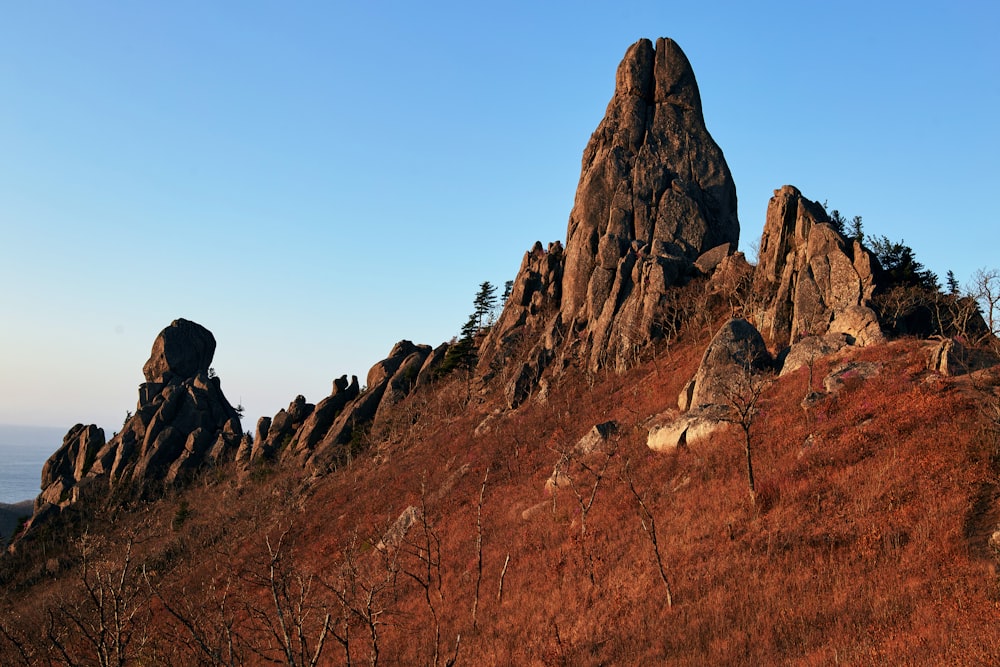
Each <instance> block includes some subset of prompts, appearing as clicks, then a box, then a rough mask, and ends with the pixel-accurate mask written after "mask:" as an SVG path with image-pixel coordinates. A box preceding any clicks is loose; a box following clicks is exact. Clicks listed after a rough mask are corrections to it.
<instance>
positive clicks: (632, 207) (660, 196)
mask: <svg viewBox="0 0 1000 667" xmlns="http://www.w3.org/2000/svg"><path fill="white" fill-rule="evenodd" d="M739 234H740V228H739V221H738V219H737V215H736V186H735V184H734V183H733V179H732V175H731V174H730V172H729V167H728V165H727V164H726V160H725V157H724V156H723V154H722V150H721V149H720V148H719V147H718V145H717V144H716V143H715V141H714V140H713V139H712V137H711V135H710V134H709V133H708V129H707V128H706V127H705V119H704V116H703V115H702V108H701V94H700V93H699V91H698V84H697V82H696V81H695V76H694V71H693V70H692V68H691V65H690V63H689V62H688V59H687V57H686V56H685V55H684V53H683V52H682V51H681V49H680V47H679V46H678V45H677V44H676V43H675V42H674V41H673V40H670V39H664V38H660V39H658V40H657V41H656V46H655V47H654V46H653V44H652V42H650V41H649V40H646V39H643V40H640V41H638V42H636V43H635V44H633V45H632V46H631V47H629V49H628V51H627V52H626V53H625V58H624V59H623V60H622V62H621V64H620V65H619V66H618V72H617V75H616V77H615V93H614V96H613V97H612V99H611V102H610V103H609V104H608V108H607V111H606V113H605V116H604V119H603V120H602V121H601V123H600V125H598V127H597V130H596V131H595V132H594V134H593V135H592V136H591V138H590V142H589V143H588V144H587V148H586V149H585V150H584V154H583V168H582V172H581V175H580V183H579V186H578V187H577V191H576V199H575V202H574V204H573V210H572V212H571V213H570V218H569V225H568V228H567V232H566V265H565V270H564V278H563V289H562V292H563V294H562V303H561V312H562V319H563V322H565V323H566V324H567V326H568V327H569V328H570V329H571V330H572V331H573V332H574V333H578V334H583V335H582V338H583V340H584V350H583V353H584V354H585V355H587V356H588V357H589V363H590V365H591V367H599V366H601V365H614V364H615V363H616V362H617V361H619V360H620V355H621V353H623V352H627V350H628V348H630V347H632V346H634V345H636V344H640V345H641V344H643V343H645V342H646V341H648V340H649V339H650V337H651V336H652V334H653V330H652V329H653V320H654V319H655V314H656V308H657V306H658V305H659V297H660V296H661V295H662V294H663V292H664V291H665V290H666V289H667V288H668V287H670V286H672V285H674V284H675V283H676V282H677V281H678V279H679V278H681V277H682V276H683V275H684V274H685V273H686V272H688V271H689V269H690V267H691V265H692V263H693V262H695V260H697V259H698V257H699V256H701V255H702V254H703V253H705V252H707V251H711V250H713V249H717V248H720V247H724V248H725V249H724V250H721V251H720V250H716V252H717V253H721V254H724V253H725V252H728V251H731V250H735V247H736V244H737V243H738V242H739ZM609 356H610V358H609Z"/></svg>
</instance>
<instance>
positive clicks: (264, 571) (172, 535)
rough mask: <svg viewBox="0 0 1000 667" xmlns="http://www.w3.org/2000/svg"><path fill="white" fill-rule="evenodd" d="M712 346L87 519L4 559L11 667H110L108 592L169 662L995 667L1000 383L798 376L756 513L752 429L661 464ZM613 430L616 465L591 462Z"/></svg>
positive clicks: (778, 404) (767, 443) (449, 413)
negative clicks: (316, 657)
mask: <svg viewBox="0 0 1000 667" xmlns="http://www.w3.org/2000/svg"><path fill="white" fill-rule="evenodd" d="M705 342H706V340H705V338H704V336H703V335H698V332H692V333H691V335H690V337H689V339H688V340H687V341H685V342H684V344H681V345H678V346H676V347H675V348H674V349H673V350H672V351H670V353H669V354H668V353H667V352H666V351H663V350H661V351H660V352H661V353H660V354H659V355H658V356H657V358H656V359H652V360H649V361H646V362H645V363H643V364H641V365H640V366H638V367H637V368H635V369H633V370H631V371H629V372H627V373H625V374H616V373H600V374H598V375H596V376H590V377H585V376H579V377H575V378H571V379H570V380H567V381H566V382H563V383H561V384H560V385H559V386H558V387H554V388H553V389H552V391H551V393H550V394H549V397H548V398H547V400H546V401H545V402H544V403H542V402H533V403H530V404H528V405H525V406H524V407H523V408H522V409H521V410H518V411H516V412H508V413H498V412H495V411H494V410H493V408H494V406H495V400H491V397H485V398H484V399H483V400H482V401H481V402H480V401H474V402H473V403H472V404H470V405H468V406H466V405H463V403H464V401H463V389H464V388H463V381H462V380H461V378H457V377H456V378H452V379H450V380H446V381H443V382H442V383H440V384H439V385H437V386H435V387H433V388H432V389H428V390H425V391H420V392H417V393H415V394H414V395H413V396H411V397H409V398H407V399H406V401H405V402H404V404H403V405H402V406H401V414H402V415H405V419H406V421H407V422H408V423H409V428H407V429H401V430H400V431H399V432H398V433H397V435H396V437H390V438H387V439H386V440H383V441H380V442H377V443H372V446H371V448H370V449H369V451H368V452H367V453H366V454H364V455H362V456H359V457H358V458H356V459H355V460H354V461H352V462H351V463H350V464H349V465H347V466H346V467H344V468H342V469H340V470H338V471H336V472H334V473H332V474H330V475H327V476H325V477H322V478H314V479H302V477H301V474H300V473H297V472H296V471H294V470H278V471H274V472H270V473H260V474H259V475H258V476H257V477H256V478H255V479H250V480H246V481H244V482H242V483H241V482H240V481H239V480H238V477H237V476H236V474H235V473H234V471H233V470H232V469H229V470H228V471H227V470H219V471H217V472H216V473H214V474H209V475H207V476H206V477H205V478H204V479H203V480H202V482H201V483H199V484H198V485H196V486H194V487H191V488H190V489H188V490H186V491H183V492H178V493H176V494H172V495H170V496H168V497H167V498H164V499H163V500H160V501H158V502H154V503H135V504H134V505H132V506H124V507H120V509H118V510H117V511H116V512H115V513H114V514H113V515H112V516H111V517H110V520H109V521H102V520H95V519H96V517H93V516H91V517H84V516H80V517H78V520H79V521H81V522H83V524H84V525H85V527H86V530H85V532H84V533H83V534H82V536H81V537H79V538H76V539H74V540H73V541H72V542H70V543H61V541H60V539H61V538H60V537H59V535H58V534H52V535H50V536H49V537H48V538H47V539H46V540H45V541H44V542H42V543H40V544H36V548H42V549H43V550H44V553H46V555H47V556H48V557H47V558H46V559H45V560H41V559H39V558H38V554H37V553H36V554H33V555H32V556H31V557H30V558H29V557H28V556H26V555H19V556H15V557H9V558H8V559H7V562H6V563H5V565H6V567H7V568H11V567H16V568H17V569H18V572H17V574H16V576H14V575H13V574H12V572H11V571H10V570H9V569H8V570H7V571H6V572H5V574H4V576H5V581H6V582H7V583H6V585H5V590H7V593H6V599H5V604H4V609H5V612H4V617H3V628H4V631H3V635H4V636H6V637H7V638H8V641H6V642H4V643H3V650H4V651H6V653H5V654H4V656H5V664H10V663H12V662H15V663H16V662H17V660H18V655H19V654H18V653H17V652H16V651H15V650H14V649H15V645H18V644H20V645H21V646H22V647H23V648H24V650H25V651H26V655H29V656H33V657H32V660H34V659H37V658H39V657H40V656H43V655H52V654H51V651H53V650H55V649H54V648H53V647H58V646H65V647H66V650H67V652H68V653H69V654H70V655H71V656H93V655H94V652H95V651H97V649H98V646H97V645H96V643H94V642H92V641H91V640H90V639H88V637H87V635H86V634H85V633H84V632H83V629H82V628H83V627H89V626H78V625H76V621H75V619H77V618H79V619H80V620H81V622H82V623H85V624H88V623H92V622H95V621H96V620H97V619H100V618H105V621H107V622H109V621H108V619H109V618H110V616H109V614H110V604H111V603H110V600H113V601H115V602H116V603H118V602H120V604H121V606H122V609H124V610H127V612H128V615H127V617H126V618H125V619H124V621H123V622H122V626H121V628H120V629H116V628H114V627H111V625H110V624H109V626H108V629H109V634H108V638H114V637H116V634H115V633H116V632H117V631H118V630H120V631H121V632H122V633H123V634H124V635H125V636H127V638H128V639H129V640H130V641H129V642H128V645H127V646H123V651H125V652H126V653H127V655H129V656H131V657H132V658H134V659H136V660H138V659H139V658H140V656H145V658H146V659H150V660H163V661H168V662H172V663H173V664H193V663H196V662H211V661H212V659H210V657H209V656H210V655H211V656H223V661H228V660H229V657H230V656H231V657H233V658H234V660H235V662H236V663H244V662H251V663H252V662H257V661H258V660H260V659H261V658H262V657H265V656H266V657H269V658H274V659H278V660H282V655H283V652H282V645H283V644H285V643H286V641H287V643H288V644H289V648H291V649H294V650H298V648H299V647H300V643H299V641H300V638H301V640H302V642H304V644H305V645H308V653H310V654H311V653H313V652H315V651H316V649H317V647H318V646H319V642H320V638H321V636H322V635H323V627H324V624H325V625H326V627H327V635H326V640H325V643H323V645H322V652H321V661H320V662H319V663H318V664H335V663H339V662H347V660H346V655H347V653H346V652H347V651H350V655H351V662H360V661H364V660H374V659H375V656H376V650H377V656H378V660H381V661H382V662H384V663H387V664H414V663H425V662H435V660H434V656H435V655H437V656H438V659H437V661H438V662H441V663H444V662H445V661H446V660H448V659H449V658H451V657H453V656H454V655H455V654H456V649H457V655H458V659H459V662H460V663H482V662H485V663H488V664H523V663H531V662H537V663H546V664H547V663H566V664H608V663H618V664H622V663H625V664H628V663H639V662H649V661H658V662H660V661H666V662H668V663H670V664H706V663H711V664H767V663H777V662H788V661H790V662H793V663H795V664H828V663H831V662H836V661H841V662H844V663H848V664H857V663H875V662H877V663H879V664H940V663H954V664H990V663H991V662H994V661H995V660H996V659H997V657H998V656H1000V638H998V636H997V634H996V632H995V630H994V626H995V623H996V622H997V620H998V611H997V595H998V589H997V584H998V580H997V573H996V564H997V560H996V552H995V550H994V548H993V547H992V546H991V543H990V541H989V540H990V537H991V535H992V532H993V530H994V528H995V526H996V523H997V519H998V516H997V512H996V496H997V488H998V487H997V472H998V468H997V454H998V450H997V434H996V431H995V430H994V429H993V428H992V426H991V423H990V422H989V420H987V419H986V418H985V416H984V414H985V413H983V412H982V408H983V407H984V406H987V407H988V406H990V405H992V406H994V407H995V405H996V403H995V398H992V395H991V394H989V392H988V391H986V390H985V389H984V387H986V386H987V385H991V384H994V383H995V381H996V378H995V377H994V376H991V375H984V374H982V373H980V374H979V375H977V376H976V377H971V378H970V377H968V376H965V377H960V378H945V377H941V376H939V375H937V374H934V373H931V372H928V371H926V370H925V359H926V349H925V348H926V344H924V343H922V342H921V341H916V340H901V341H897V342H893V343H888V344H885V345H880V346H875V347H871V348H866V349H864V350H860V351H857V352H853V353H852V354H851V355H849V356H848V357H846V358H843V359H822V360H819V361H818V362H817V363H816V364H815V366H814V368H813V373H814V375H815V377H817V378H818V377H823V376H825V375H826V374H828V372H829V371H830V370H831V369H832V368H833V367H834V366H838V365H841V364H843V363H844V362H845V361H851V362H864V363H869V364H874V365H877V367H878V368H879V371H878V373H877V374H876V375H875V376H873V377H870V378H868V379H861V378H860V377H856V378H853V379H852V378H850V377H848V378H847V380H846V381H845V383H844V384H843V386H842V387H841V388H840V389H839V391H838V393H836V394H832V395H823V397H822V398H820V399H818V400H814V401H813V402H811V404H810V406H809V407H808V409H803V408H802V407H801V403H802V399H803V397H804V396H805V395H806V394H807V390H808V387H807V382H808V375H809V372H808V369H806V368H802V369H800V371H799V372H797V373H794V374H792V375H790V376H787V377H784V378H782V379H781V380H779V381H777V382H775V383H774V384H772V385H771V386H770V387H769V388H768V389H767V391H766V393H765V394H764V396H763V400H762V403H761V413H760V418H759V421H758V422H757V423H755V424H754V428H753V430H752V436H753V443H754V455H755V462H756V467H757V471H758V495H757V499H756V501H755V502H752V501H751V500H750V496H749V494H748V493H747V482H746V472H745V465H744V463H743V448H742V446H741V434H740V433H739V432H738V430H736V429H730V430H728V431H725V432H724V433H723V434H722V435H720V436H718V437H716V438H714V439H712V440H711V441H705V442H702V443H700V444H698V445H694V446H686V447H682V448H680V449H678V450H676V451H675V452H672V453H668V454H662V453H652V452H651V451H650V450H649V449H648V448H647V447H646V443H645V441H646V435H647V433H648V429H649V426H650V424H651V423H652V421H653V420H651V416H654V415H656V414H657V413H659V412H660V411H661V410H663V409H664V408H665V407H666V406H668V405H671V404H672V403H673V401H674V397H676V395H677V393H678V392H679V391H680V389H681V387H682V385H683V383H684V382H685V381H686V379H687V378H688V377H690V375H691V374H693V371H694V367H695V366H696V364H697V357H698V351H699V349H700V348H701V347H703V345H704V343H705ZM984 401H985V402H984ZM991 401H992V402H991ZM609 420H613V421H614V422H615V423H616V424H617V430H616V431H615V432H614V434H613V435H611V436H610V437H609V438H608V439H607V440H605V441H604V442H603V444H602V445H601V447H600V448H598V449H597V450H596V451H595V452H593V453H591V454H589V455H582V454H577V453H573V447H574V445H575V444H576V443H577V442H578V441H579V440H580V439H581V438H582V437H583V436H585V435H586V434H587V432H588V431H589V430H590V429H591V427H592V426H594V425H595V424H596V423H603V422H607V421H609ZM557 466H561V468H562V474H563V478H562V480H561V481H560V483H559V484H558V485H557V486H555V487H554V488H553V486H552V485H551V484H550V485H548V486H547V485H546V482H547V480H549V478H550V476H552V474H553V470H554V468H555V467H557ZM570 480H571V481H570ZM400 517H404V519H403V520H401V519H400ZM407 520H408V521H409V526H408V529H406V530H403V529H402V527H403V526H405V524H406V523H407ZM124 545H130V549H131V552H129V551H128V550H127V549H125V548H124ZM19 558H23V559H24V560H22V561H21V562H20V563H19V564H18V562H17V561H18V559H19ZM109 575H110V577H111V578H110V579H107V578H105V577H108V576H109ZM83 584H89V587H90V589H91V590H93V591H96V592H103V593H105V594H106V597H105V598H104V602H99V601H98V600H100V598H99V597H96V596H95V597H90V596H89V595H87V594H86V590H87V587H86V586H83ZM81 592H83V593H84V594H83V595H81ZM101 612H103V616H102V613H101ZM279 612H280V613H279ZM282 619H284V623H285V624H286V625H287V632H288V633H289V635H288V638H287V640H286V638H285V635H284V633H283V632H282V631H281V630H280V623H281V622H282ZM60 620H62V621H63V622H62V623H60V622H59V621H60ZM109 623H110V622H109ZM299 624H300V625H301V637H300V636H299V635H298V634H297V633H298V632H299V631H300V630H299V629H298V625H299ZM43 629H45V630H43ZM11 640H13V641H11ZM101 641H104V640H103V639H102V640H101ZM109 641H110V639H109ZM60 652H61V649H59V650H58V651H56V653H55V658H54V659H56V660H57V661H58V660H59V657H58V656H59V655H60ZM213 659H214V658H213ZM83 660H84V661H86V660H87V658H83ZM296 664H298V663H296Z"/></svg>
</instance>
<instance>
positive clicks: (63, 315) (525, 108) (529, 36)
mask: <svg viewBox="0 0 1000 667" xmlns="http://www.w3.org/2000/svg"><path fill="white" fill-rule="evenodd" d="M479 4H480V3H468V2H462V3H458V2H456V3H435V2H425V3H413V2H382V3H343V2H315V3H311V2H296V3H277V2H218V3H206V2H200V1H199V2H187V1H177V2H170V3H158V4H154V3H122V2H114V3H112V2H96V1H95V2H87V3H75V2H48V3H38V2H36V3H5V7H4V9H3V20H2V22H0V423H18V424H36V425H50V426H59V427H63V428H69V427H70V426H71V425H72V424H74V423H76V422H88V423H90V422H94V423H97V424H99V425H100V426H103V427H104V428H105V430H106V431H107V432H108V434H109V435H110V433H111V432H112V431H115V430H117V428H118V426H119V425H120V423H121V420H122V419H123V418H124V416H125V412H126V411H127V410H132V409H134V407H135V401H136V397H137V394H136V388H137V386H138V384H139V383H140V382H141V381H142V373H141V369H142V364H143V362H144V361H145V360H146V358H147V357H148V355H149V348H150V346H151V344H152V341H153V339H154V337H155V336H156V334H157V333H158V332H159V331H160V330H161V329H162V328H163V327H164V326H166V325H167V324H169V322H170V321H171V320H173V319H174V318H177V317H185V318H188V319H193V320H195V321H197V322H200V323H201V324H203V325H205V326H206V327H208V328H209V329H211V330H212V331H213V333H214V334H215V336H216V339H217V341H218V349H217V352H216V358H215V362H214V366H215V368H216V370H217V372H218V374H219V375H220V377H221V378H222V382H223V389H224V390H225V392H226V394H227V396H228V397H229V398H230V400H231V401H232V402H233V403H236V402H242V403H243V404H244V405H245V406H246V408H247V415H248V418H247V420H246V421H245V422H244V426H245V427H248V428H251V429H252V427H253V424H254V422H255V421H256V419H257V417H259V416H261V415H265V414H267V415H271V414H274V413H275V412H276V411H277V410H278V409H279V408H281V407H284V406H286V405H287V404H288V402H289V401H290V400H291V399H292V398H293V397H294V396H295V395H296V394H299V393H301V394H304V395H305V396H306V398H307V399H309V400H310V401H318V400H320V399H321V398H323V397H324V396H326V395H327V394H329V392H330V384H331V381H332V380H333V378H335V377H337V376H339V375H341V374H344V373H347V374H352V373H353V374H357V375H359V376H360V377H361V378H362V382H363V378H364V375H365V373H366V372H367V369H368V368H369V367H370V366H371V365H372V364H373V363H374V362H376V361H377V360H379V359H381V358H382V357H384V356H385V354H386V353H387V352H388V351H389V349H390V348H391V346H392V344H393V343H394V342H395V341H397V340H399V339H402V338H408V339H411V340H413V341H415V342H421V343H429V344H432V345H436V344H438V343H440V342H442V341H444V340H447V339H448V338H450V337H451V336H453V335H455V334H456V333H458V330H459V328H460V326H461V324H462V323H463V321H464V320H465V318H466V316H467V315H468V313H469V312H470V311H471V303H472V298H473V296H474V294H475V291H476V288H477V286H478V284H479V283H480V282H481V281H483V280H490V281H491V282H493V283H494V284H498V285H502V284H503V282H504V281H505V280H508V279H511V278H513V276H514V273H515V272H516V270H517V267H518V265H519V263H520V260H521V257H522V255H523V253H524V251H525V250H527V249H528V248H529V247H530V246H531V245H532V243H534V241H535V240H541V241H542V242H543V243H544V242H548V241H552V240H555V239H562V240H564V239H565V233H566V221H567V219H568V216H569V211H570V208H571V207H572V203H573V193H574V190H575V187H576V181H577V179H578V177H579V170H580V157H581V155H582V152H583V148H584V146H585V144H586V142H587V139H588V138H589V136H590V133H591V132H592V131H593V130H594V128H595V127H596V126H597V123H598V122H599V121H600V119H601V117H602V116H603V113H604V109H605V106H606V105H607V102H608V100H609V99H610V96H611V93H612V91H613V87H614V72H615V68H616V66H617V64H618V62H619V60H620V59H621V57H622V55H623V54H624V52H625V50H626V48H627V47H628V46H629V45H630V44H631V43H632V42H634V41H635V40H637V39H639V38H640V37H649V38H656V37H658V36H668V37H672V38H674V39H675V40H676V41H677V42H678V43H679V44H680V45H681V47H682V48H683V49H684V50H685V52H686V53H687V55H688V58H689V59H690V60H691V62H692V65H693V66H694V69H695V74H696V76H697V78H698V81H699V85H700V87H701V93H702V101H703V104H704V107H705V116H706V121H707V124H708V127H709V130H710V132H711V133H712V134H713V136H714V137H715V139H716V141H717V142H718V143H719V145H720V146H721V147H722V149H723V151H724V152H725V155H726V158H727V160H728V162H729V165H730V168H731V169H732V171H733V175H734V178H735V180H736V187H737V193H738V197H739V201H740V222H741V226H742V242H741V243H742V246H743V249H744V250H750V248H751V246H752V244H753V243H754V242H755V241H757V240H758V239H759V236H760V232H761V229H762V227H763V222H764V212H765V210H766V206H767V201H768V198H769V197H770V196H771V193H772V190H774V189H775V188H777V187H780V186H781V185H783V184H786V183H791V184H793V185H796V186H798V187H799V188H800V189H801V190H802V191H803V193H804V194H805V195H806V196H807V197H810V198H812V199H817V200H819V201H823V200H827V201H828V202H829V204H830V207H831V208H838V209H840V210H841V211H842V212H843V213H845V214H846V215H847V216H848V217H850V216H853V215H862V216H863V218H864V222H865V228H866V231H868V232H869V233H874V234H885V235H887V236H889V237H890V238H891V239H893V240H899V239H903V240H905V241H906V243H907V244H908V245H910V246H912V247H913V248H914V250H915V251H916V254H917V258H918V259H919V260H921V261H923V263H924V264H926V265H927V266H928V267H929V268H930V269H932V270H934V271H936V272H938V274H940V275H941V276H942V277H943V275H944V273H945V271H947V270H948V269H952V270H954V271H955V273H956V274H957V275H958V277H959V279H960V280H962V281H964V280H966V279H967V278H968V277H969V276H970V274H971V273H972V272H973V271H974V270H975V269H977V268H979V267H985V266H990V267H996V266H1000V261H998V259H997V255H996V251H995V249H996V248H997V247H998V246H1000V225H998V215H997V212H996V210H997V209H996V204H995V201H994V200H995V198H996V195H997V193H998V185H997V184H998V182H1000V167H998V160H997V155H998V153H1000V131H998V129H997V120H996V119H997V118H1000V47H998V45H997V44H998V40H997V39H996V37H995V35H996V32H997V29H998V28H1000V10H998V9H997V7H998V6H997V5H996V3H992V2H958V3H948V4H945V3H921V2H910V3H905V4H902V3H891V4H890V3H873V2H864V3H862V2H840V3H812V2H809V3H803V2H795V3H792V2H788V3H745V2H732V3H725V2H715V3H712V2H703V3H692V2H684V3H674V2H636V3H629V4H628V6H627V7H625V8H622V7H620V6H618V4H619V3H614V4H612V3H591V2H574V3H537V2H533V3H503V4H502V5H500V4H499V3H497V4H496V6H491V7H480V6H478V5H479ZM883 5H884V7H883Z"/></svg>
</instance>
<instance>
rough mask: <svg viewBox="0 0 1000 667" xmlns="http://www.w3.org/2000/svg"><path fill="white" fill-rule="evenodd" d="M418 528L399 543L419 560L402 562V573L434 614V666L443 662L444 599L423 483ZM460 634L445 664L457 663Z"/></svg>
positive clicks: (438, 554) (438, 553) (438, 545)
mask: <svg viewBox="0 0 1000 667" xmlns="http://www.w3.org/2000/svg"><path fill="white" fill-rule="evenodd" d="M416 528H417V530H416V531H413V530H411V531H408V532H407V534H406V536H405V537H404V539H403V541H402V543H401V544H400V549H401V550H402V551H403V553H404V555H407V556H409V557H411V558H412V559H415V560H416V563H412V562H407V561H409V559H407V561H401V564H400V572H402V573H403V574H404V575H405V576H407V577H408V578H410V579H411V580H412V581H414V582H415V583H416V584H417V585H418V586H419V587H420V589H421V590H422V591H423V593H424V602H425V603H426V604H427V609H428V611H429V612H430V615H431V622H432V627H433V630H434V643H433V647H432V663H431V664H433V665H434V666H435V667H437V665H439V664H441V618H440V613H439V611H438V607H437V604H436V603H435V600H436V601H437V602H438V603H440V602H441V601H443V600H444V593H443V585H442V578H441V540H440V538H439V537H438V534H437V532H436V531H435V530H434V528H433V527H432V526H431V523H430V519H429V518H428V516H427V492H426V483H425V482H422V483H421V485H420V511H419V514H418V517H417V521H416ZM460 644H461V635H458V636H457V637H456V640H455V651H454V655H453V657H451V658H450V659H448V660H447V661H446V663H445V664H447V665H451V664H454V662H455V660H456V659H457V656H458V650H459V646H460Z"/></svg>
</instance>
